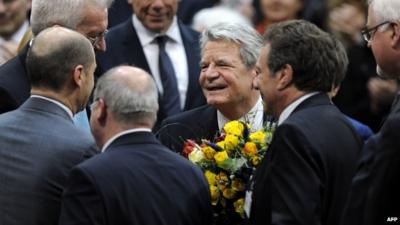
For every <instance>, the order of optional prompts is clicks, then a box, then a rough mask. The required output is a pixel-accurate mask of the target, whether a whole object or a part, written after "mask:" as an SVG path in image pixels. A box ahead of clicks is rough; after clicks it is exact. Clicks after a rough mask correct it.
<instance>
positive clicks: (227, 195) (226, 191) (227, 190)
mask: <svg viewBox="0 0 400 225" xmlns="http://www.w3.org/2000/svg"><path fill="white" fill-rule="evenodd" d="M235 195H236V191H235V190H233V189H232V188H225V189H224V190H223V191H222V196H224V198H226V199H233V198H234V197H235Z"/></svg>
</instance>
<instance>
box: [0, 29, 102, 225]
mask: <svg viewBox="0 0 400 225" xmlns="http://www.w3.org/2000/svg"><path fill="white" fill-rule="evenodd" d="M26 65H27V70H28V74H29V75H30V76H29V77H30V80H31V83H32V96H31V97H30V98H28V99H27V101H26V102H25V103H24V104H23V105H22V106H21V107H20V108H18V109H17V110H15V111H12V112H8V113H4V114H1V115H0V181H1V182H0V224H1V225H39V224H40V225H44V224H49V225H50V224H56V223H57V221H58V218H59V213H60V208H61V194H62V191H63V189H64V185H65V182H66V179H67V175H68V173H69V172H70V169H71V168H72V167H73V166H75V165H77V164H78V163H80V162H82V161H83V160H84V159H85V158H88V157H90V156H92V155H93V154H95V147H94V146H95V144H94V141H93V138H92V137H91V136H90V135H89V134H87V133H86V132H84V131H81V130H80V129H78V128H77V127H75V125H74V124H73V121H72V116H73V114H75V113H76V112H78V111H80V110H82V109H83V108H84V107H85V105H86V104H87V101H88V99H89V96H90V93H91V91H92V89H93V84H94V78H93V77H94V76H93V74H94V70H95V67H96V64H95V55H94V51H93V47H92V45H91V44H90V42H89V41H88V40H87V39H86V37H84V36H82V35H81V34H79V33H77V32H75V31H72V30H69V29H66V28H61V27H54V28H48V29H46V30H44V31H43V32H41V33H40V34H39V35H38V36H37V37H36V38H35V40H34V41H33V44H32V47H31V48H30V50H29V52H28V55H27V62H26Z"/></svg>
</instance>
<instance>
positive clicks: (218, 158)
mask: <svg viewBox="0 0 400 225" xmlns="http://www.w3.org/2000/svg"><path fill="white" fill-rule="evenodd" d="M189 157H190V156H189ZM214 159H215V162H216V163H217V165H221V164H222V163H224V162H225V160H226V159H228V153H226V151H222V152H218V153H217V154H215V155H214Z"/></svg>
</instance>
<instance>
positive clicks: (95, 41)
mask: <svg viewBox="0 0 400 225" xmlns="http://www.w3.org/2000/svg"><path fill="white" fill-rule="evenodd" d="M107 33H108V30H107V29H106V30H105V31H104V32H102V33H100V34H98V35H97V36H96V37H89V36H86V38H87V39H88V40H89V41H90V43H91V44H92V45H93V47H94V46H95V45H97V44H98V43H99V42H100V41H101V40H102V39H103V38H104V37H105V36H106V34H107Z"/></svg>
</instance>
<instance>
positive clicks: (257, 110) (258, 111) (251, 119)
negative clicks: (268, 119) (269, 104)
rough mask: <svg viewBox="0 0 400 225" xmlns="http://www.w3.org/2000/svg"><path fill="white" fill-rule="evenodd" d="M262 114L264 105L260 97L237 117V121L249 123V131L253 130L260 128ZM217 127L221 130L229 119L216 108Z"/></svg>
mask: <svg viewBox="0 0 400 225" xmlns="http://www.w3.org/2000/svg"><path fill="white" fill-rule="evenodd" d="M263 116H264V106H263V103H262V99H261V97H260V98H259V99H258V100H257V102H256V104H255V105H254V106H253V108H252V109H251V110H250V111H249V112H248V113H246V114H245V115H244V116H242V117H240V118H239V121H242V122H245V123H250V131H251V132H255V131H258V130H260V129H261V128H262V126H263ZM217 120H218V128H219V130H222V128H223V127H224V125H225V124H226V123H228V122H229V121H231V120H230V119H228V118H226V117H225V116H224V115H223V114H222V113H221V112H220V111H218V110H217Z"/></svg>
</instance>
